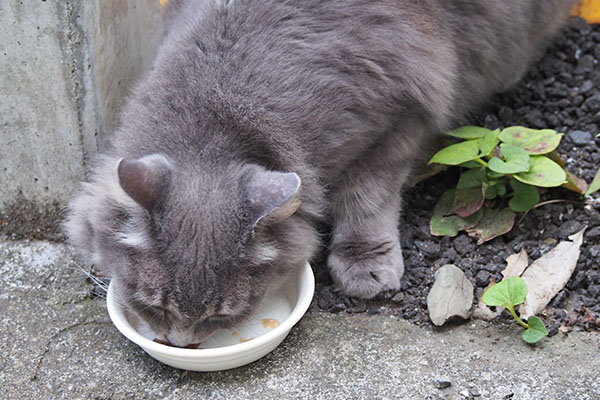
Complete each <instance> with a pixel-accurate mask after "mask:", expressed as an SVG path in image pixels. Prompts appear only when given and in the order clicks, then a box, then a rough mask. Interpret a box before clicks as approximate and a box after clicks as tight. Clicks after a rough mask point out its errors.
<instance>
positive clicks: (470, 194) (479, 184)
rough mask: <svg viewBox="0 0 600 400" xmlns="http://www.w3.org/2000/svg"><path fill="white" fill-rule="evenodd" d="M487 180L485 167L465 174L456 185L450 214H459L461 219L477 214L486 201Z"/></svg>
mask: <svg viewBox="0 0 600 400" xmlns="http://www.w3.org/2000/svg"><path fill="white" fill-rule="evenodd" d="M485 179H486V176H485V168H483V167H480V168H475V169H470V170H468V171H465V172H463V173H462V175H461V176H460V178H459V179H458V183H457V185H456V191H455V192H454V201H453V202H452V208H451V209H450V213H452V214H457V215H458V216H459V217H461V218H466V217H468V216H470V215H473V214H475V213H476V212H477V210H479V209H480V208H481V206H482V205H483V201H484V199H485V192H486V189H487V184H486V183H485V182H484V181H485Z"/></svg>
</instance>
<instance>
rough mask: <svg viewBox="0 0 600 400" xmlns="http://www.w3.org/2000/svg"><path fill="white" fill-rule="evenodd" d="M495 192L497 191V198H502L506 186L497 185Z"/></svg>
mask: <svg viewBox="0 0 600 400" xmlns="http://www.w3.org/2000/svg"><path fill="white" fill-rule="evenodd" d="M496 186H497V188H496V190H497V191H498V196H504V195H505V194H506V185H504V184H498V185H496Z"/></svg>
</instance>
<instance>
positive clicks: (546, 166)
mask: <svg viewBox="0 0 600 400" xmlns="http://www.w3.org/2000/svg"><path fill="white" fill-rule="evenodd" d="M513 176H514V178H515V179H518V180H520V181H521V182H523V183H527V184H529V185H533V186H540V187H555V186H560V185H562V184H563V183H565V182H566V180H567V174H566V173H565V170H564V169H562V168H561V166H560V165H558V164H557V163H555V162H554V161H552V160H550V159H549V158H548V157H544V156H531V157H530V158H529V171H527V172H520V173H518V174H516V175H513Z"/></svg>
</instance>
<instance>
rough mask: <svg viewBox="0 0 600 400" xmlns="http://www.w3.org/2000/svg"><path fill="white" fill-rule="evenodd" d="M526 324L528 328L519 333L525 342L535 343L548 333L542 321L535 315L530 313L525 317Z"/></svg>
mask: <svg viewBox="0 0 600 400" xmlns="http://www.w3.org/2000/svg"><path fill="white" fill-rule="evenodd" d="M527 325H528V326H529V328H527V329H526V330H525V331H523V333H521V337H522V338H523V340H524V341H526V342H527V343H537V342H539V341H540V340H542V339H543V338H544V337H545V336H547V335H548V331H547V330H546V327H545V326H544V323H543V322H542V320H541V319H539V318H538V317H536V316H535V315H532V316H531V317H529V318H528V319H527Z"/></svg>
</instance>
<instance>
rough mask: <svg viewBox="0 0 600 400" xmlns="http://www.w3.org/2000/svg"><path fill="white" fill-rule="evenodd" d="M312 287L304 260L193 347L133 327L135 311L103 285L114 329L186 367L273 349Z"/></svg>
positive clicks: (206, 366)
mask: <svg viewBox="0 0 600 400" xmlns="http://www.w3.org/2000/svg"><path fill="white" fill-rule="evenodd" d="M314 291H315V279H314V275H313V272H312V269H311V267H310V265H309V264H308V263H306V264H305V265H304V266H303V267H302V268H301V269H300V270H299V271H298V272H297V273H296V274H293V275H292V276H290V279H289V280H288V281H287V282H286V283H285V284H284V285H282V286H281V287H280V288H279V289H278V290H277V291H276V292H275V293H274V294H273V295H272V296H271V297H269V298H267V299H265V301H264V302H263V304H262V306H261V307H260V308H259V309H258V310H257V311H256V312H255V313H254V314H253V315H252V317H250V318H249V319H248V320H247V321H245V322H243V323H241V324H240V325H239V326H235V327H233V328H231V329H224V330H221V331H218V332H216V333H214V334H213V335H212V336H210V337H209V338H207V339H206V341H204V342H202V343H200V344H199V346H198V348H197V349H195V348H179V347H172V346H169V344H168V343H165V342H162V341H161V340H158V339H157V338H155V337H153V336H154V335H153V334H152V333H151V332H147V333H146V332H144V333H140V332H138V331H137V330H136V329H135V326H136V323H135V317H134V316H132V315H130V314H129V313H128V312H127V311H126V310H124V309H123V308H121V307H119V305H118V302H117V301H116V300H115V294H114V287H113V285H110V286H109V288H108V294H107V297H106V308H107V309H108V314H109V316H110V318H111V319H112V321H113V323H114V324H115V326H116V327H117V329H118V330H119V331H120V332H121V333H122V334H123V335H125V336H126V337H127V338H128V339H129V340H131V341H132V342H134V343H135V344H137V345H138V346H140V347H141V348H142V349H144V351H145V352H146V353H148V354H149V355H150V356H152V357H154V358H155V359H157V360H158V361H161V362H163V363H165V364H167V365H170V366H172V367H176V368H181V369H186V370H190V371H219V370H224V369H230V368H236V367H240V366H242V365H245V364H248V363H251V362H253V361H256V360H258V359H259V358H261V357H263V356H265V355H267V354H268V353H269V352H271V351H272V350H273V349H275V347H277V346H278V345H279V344H280V343H281V342H282V341H283V339H285V337H286V336H287V334H288V333H289V332H290V330H291V329H292V327H293V326H294V325H295V324H296V323H297V322H298V321H299V320H300V318H302V316H303V315H304V313H305V312H306V310H307V309H308V306H309V305H310V302H311V300H312V297H313V294H314Z"/></svg>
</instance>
